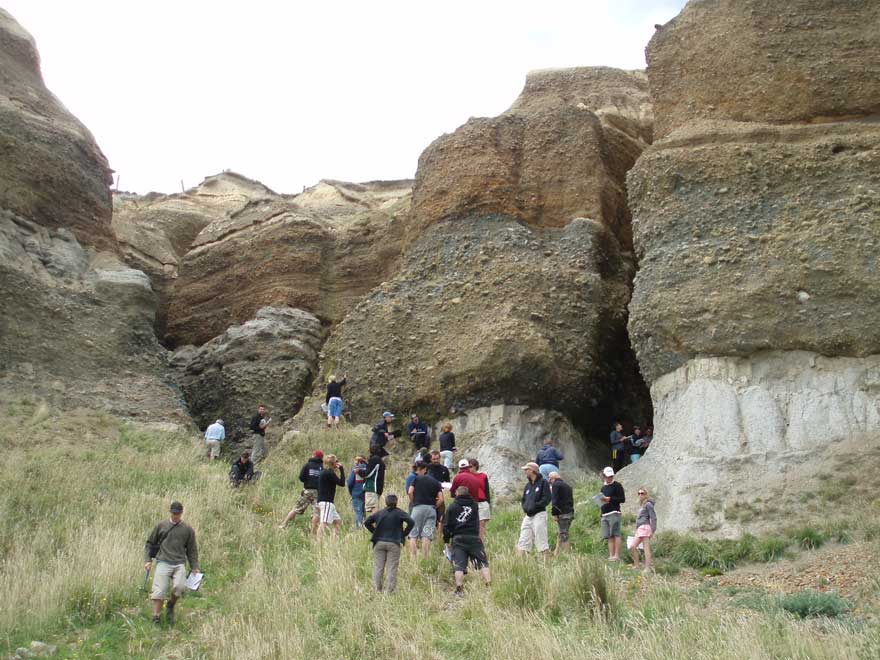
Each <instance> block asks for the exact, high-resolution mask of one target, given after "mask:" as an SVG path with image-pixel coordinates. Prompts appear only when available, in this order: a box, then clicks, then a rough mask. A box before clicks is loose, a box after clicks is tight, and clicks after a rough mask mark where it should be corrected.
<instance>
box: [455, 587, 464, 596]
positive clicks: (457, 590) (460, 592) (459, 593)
mask: <svg viewBox="0 0 880 660" xmlns="http://www.w3.org/2000/svg"><path fill="white" fill-rule="evenodd" d="M455 595H456V596H464V587H456V588H455Z"/></svg>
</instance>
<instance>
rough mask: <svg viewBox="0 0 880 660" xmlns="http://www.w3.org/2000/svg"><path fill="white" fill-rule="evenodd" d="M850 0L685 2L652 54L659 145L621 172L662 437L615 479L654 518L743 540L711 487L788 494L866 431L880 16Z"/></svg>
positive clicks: (875, 329) (872, 330)
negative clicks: (651, 500)
mask: <svg viewBox="0 0 880 660" xmlns="http://www.w3.org/2000/svg"><path fill="white" fill-rule="evenodd" d="M845 4H846V6H845V7H844V6H843V5H841V3H831V2H803V1H798V2H794V3H788V4H787V5H785V6H784V7H783V6H776V5H772V6H771V5H767V4H766V3H765V4H764V5H760V4H759V3H756V2H750V1H747V2H737V3H734V2H726V1H713V2H708V1H697V0H694V1H692V2H690V3H689V4H688V6H687V7H686V8H685V10H684V11H683V12H682V14H681V16H680V17H679V18H677V19H675V20H674V21H673V22H672V23H671V24H670V25H669V26H666V27H664V28H663V29H662V30H661V31H660V33H658V35H657V36H655V38H654V40H652V42H651V44H650V46H649V49H648V60H649V63H650V66H649V69H648V75H649V79H650V82H651V89H652V92H653V93H654V95H655V101H656V103H655V113H656V116H657V125H658V127H659V128H658V132H659V134H661V135H664V136H665V137H663V138H662V139H660V140H658V141H656V142H655V143H654V144H653V145H652V146H651V147H649V148H648V149H647V150H646V151H645V152H644V154H643V155H642V157H641V158H640V160H639V162H638V163H637V164H636V166H635V168H633V170H632V171H631V172H630V175H629V194H630V197H629V199H630V206H631V208H632V211H633V227H634V230H633V232H634V241H635V247H636V254H637V256H638V262H639V273H638V275H637V277H636V279H635V288H634V292H633V298H632V303H631V305H630V321H629V328H630V337H631V340H632V343H633V347H634V348H635V351H636V354H637V356H638V359H639V364H640V366H641V370H642V373H643V374H644V375H645V377H646V379H647V380H648V382H649V384H650V386H651V394H652V399H653V404H654V409H655V434H654V437H655V440H654V444H653V445H652V449H651V450H650V451H649V452H647V453H646V455H645V457H644V458H642V460H640V461H639V462H638V463H637V464H636V465H634V466H632V467H629V468H627V469H626V470H624V471H623V474H622V477H621V479H622V481H623V482H624V483H625V485H634V486H635V485H651V484H653V485H654V487H655V490H657V491H658V493H659V495H660V496H659V497H658V499H657V509H658V515H659V516H660V517H661V525H662V526H663V527H665V528H670V529H693V528H698V529H701V530H703V531H717V532H719V533H722V534H735V533H738V532H739V531H742V528H743V526H744V523H743V521H742V520H741V519H738V518H737V517H736V516H735V515H728V513H726V512H725V510H726V508H727V507H726V505H725V502H724V501H722V500H721V499H719V493H724V498H727V499H726V500H725V501H728V502H729V501H730V500H729V498H736V500H735V501H739V502H742V503H745V504H748V505H751V504H753V503H754V502H756V501H757V499H759V498H760V497H769V495H768V493H771V492H772V493H782V492H785V493H787V494H789V495H793V494H794V493H797V491H798V489H803V488H809V487H810V486H809V482H807V481H803V480H802V479H801V477H802V476H803V474H805V473H806V472H809V471H810V470H811V469H813V470H814V469H816V468H818V467H819V466H821V465H823V463H824V461H826V460H827V458H828V456H830V455H832V453H833V452H834V451H840V450H839V449H837V448H839V447H841V446H843V445H844V444H845V443H854V444H855V445H856V446H865V445H868V444H870V443H871V442H872V441H873V435H874V434H873V432H872V431H871V428H872V425H875V424H876V419H877V415H878V414H880V413H878V411H880V388H878V387H877V379H878V375H877V374H878V371H877V364H878V363H877V359H878V355H880V318H878V317H877V314H876V312H875V310H876V309H878V305H880V284H878V282H880V267H878V260H877V255H876V252H877V247H878V246H880V126H878V124H877V122H876V120H874V119H871V118H868V117H864V116H863V115H865V114H867V113H871V112H876V110H877V108H880V87H878V85H877V84H876V80H875V79H876V78H877V76H873V77H872V76H871V75H870V71H871V70H872V68H871V67H872V66H873V67H874V70H876V67H877V62H876V60H877V57H876V56H875V57H873V58H872V57H871V56H872V53H874V54H875V53H876V51H877V44H876V43H875V42H876V39H874V38H873V37H872V38H871V39H869V38H868V37H869V33H870V35H874V33H876V31H877V30H876V27H877V22H878V16H880V13H878V7H877V5H876V3H867V2H852V3H845ZM722 35H726V36H727V37H729V38H721V36H722ZM869 41H870V43H868V42H869ZM710 50H711V52H712V53H713V56H711V57H710V56H709V52H710ZM841 53H851V56H849V57H841ZM862 58H864V59H862ZM675 76H678V78H677V79H676V80H675V81H672V78H673V77H675ZM706 117H712V118H713V119H706ZM734 120H739V121H734ZM869 433H871V435H870V436H869ZM847 451H849V449H847ZM756 483H760V484H761V486H760V488H755V487H754V484H756ZM760 522H761V521H757V522H756V523H755V524H760Z"/></svg>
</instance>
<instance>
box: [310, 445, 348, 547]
mask: <svg viewBox="0 0 880 660" xmlns="http://www.w3.org/2000/svg"><path fill="white" fill-rule="evenodd" d="M337 471H338V472H339V474H337ZM344 485H345V469H344V468H343V467H342V463H340V462H339V461H338V460H336V456H335V455H334V454H329V455H328V456H325V457H324V469H323V470H322V471H321V476H320V477H318V520H319V524H318V534H317V536H318V538H319V539H320V538H321V535H322V534H323V532H324V530H325V529H326V528H327V525H330V524H332V525H333V533H334V534H335V535H336V536H339V528H340V527H341V526H342V517H341V516H340V515H339V512H338V511H337V510H336V504H335V500H336V487H337V486H344Z"/></svg>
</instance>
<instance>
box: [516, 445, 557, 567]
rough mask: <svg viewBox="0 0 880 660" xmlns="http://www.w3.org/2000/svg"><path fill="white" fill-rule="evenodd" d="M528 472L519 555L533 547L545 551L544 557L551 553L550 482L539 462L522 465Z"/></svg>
mask: <svg viewBox="0 0 880 660" xmlns="http://www.w3.org/2000/svg"><path fill="white" fill-rule="evenodd" d="M522 469H523V470H525V473H526V485H525V488H523V495H522V510H523V513H525V516H523V521H522V525H520V528H519V541H518V542H517V544H516V553H517V554H518V555H522V554H525V553H526V552H530V551H531V549H532V547H533V546H534V547H535V548H537V550H538V552H540V553H543V555H544V559H545V560H546V559H547V557H548V556H549V555H550V543H549V542H548V541H547V505H548V504H550V484H549V483H548V482H547V481H546V480H545V479H544V478H543V477H542V476H541V471H540V468H539V467H538V464H537V463H534V462H532V463H526V464H525V465H523V467H522Z"/></svg>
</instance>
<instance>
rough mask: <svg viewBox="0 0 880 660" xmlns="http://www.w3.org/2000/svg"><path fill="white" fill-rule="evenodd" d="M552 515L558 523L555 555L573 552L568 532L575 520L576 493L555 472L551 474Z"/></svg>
mask: <svg viewBox="0 0 880 660" xmlns="http://www.w3.org/2000/svg"><path fill="white" fill-rule="evenodd" d="M548 481H549V482H550V515H552V516H553V520H555V521H556V530H557V532H556V549H555V550H554V551H553V554H554V555H558V554H559V553H560V552H567V551H569V550H571V543H570V542H569V540H568V530H569V528H570V527H571V521H572V520H573V519H574V491H572V489H571V486H569V485H568V484H567V483H565V482H564V481H563V480H562V477H561V476H560V474H559V473H558V472H556V471H555V470H554V471H553V472H551V473H550V478H549V479H548Z"/></svg>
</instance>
